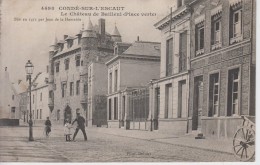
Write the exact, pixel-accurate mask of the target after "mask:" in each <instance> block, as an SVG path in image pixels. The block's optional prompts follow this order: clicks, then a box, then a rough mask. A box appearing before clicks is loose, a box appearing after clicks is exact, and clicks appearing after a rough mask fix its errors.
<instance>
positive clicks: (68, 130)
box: [64, 119, 72, 141]
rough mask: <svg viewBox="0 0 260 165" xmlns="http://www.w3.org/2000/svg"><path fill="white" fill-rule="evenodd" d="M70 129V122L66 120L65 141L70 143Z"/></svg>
mask: <svg viewBox="0 0 260 165" xmlns="http://www.w3.org/2000/svg"><path fill="white" fill-rule="evenodd" d="M71 128H72V125H71V122H70V121H69V119H66V120H65V125H64V135H65V137H66V141H71V139H70V135H71V134H72V133H71Z"/></svg>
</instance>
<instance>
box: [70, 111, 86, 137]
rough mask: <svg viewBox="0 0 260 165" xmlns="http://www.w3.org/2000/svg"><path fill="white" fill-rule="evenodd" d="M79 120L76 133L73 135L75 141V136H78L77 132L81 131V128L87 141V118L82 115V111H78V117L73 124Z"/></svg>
mask: <svg viewBox="0 0 260 165" xmlns="http://www.w3.org/2000/svg"><path fill="white" fill-rule="evenodd" d="M76 121H77V124H78V125H77V128H76V130H75V133H74V135H73V139H72V140H73V141H74V140H75V137H76V136H77V133H78V131H79V129H80V130H81V131H82V133H83V135H84V139H85V141H87V135H86V131H85V119H84V118H83V117H82V116H80V113H79V112H77V117H76V119H75V120H74V121H73V122H72V125H73V124H74V123H75V122H76Z"/></svg>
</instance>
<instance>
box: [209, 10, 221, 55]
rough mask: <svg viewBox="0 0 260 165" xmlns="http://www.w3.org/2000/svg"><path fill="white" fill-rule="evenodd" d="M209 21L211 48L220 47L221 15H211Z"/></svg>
mask: <svg viewBox="0 0 260 165" xmlns="http://www.w3.org/2000/svg"><path fill="white" fill-rule="evenodd" d="M211 22H212V23H211V26H212V28H211V45H212V46H211V49H212V50H216V49H218V48H220V47H221V15H220V14H216V15H213V16H212V17H211Z"/></svg>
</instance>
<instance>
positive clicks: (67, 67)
mask: <svg viewBox="0 0 260 165" xmlns="http://www.w3.org/2000/svg"><path fill="white" fill-rule="evenodd" d="M64 63H65V70H68V69H69V64H70V60H69V59H66V60H65V61H64Z"/></svg>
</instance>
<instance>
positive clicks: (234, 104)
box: [227, 68, 239, 116]
mask: <svg viewBox="0 0 260 165" xmlns="http://www.w3.org/2000/svg"><path fill="white" fill-rule="evenodd" d="M238 99H239V68H236V69H232V70H230V71H229V72H228V107H227V116H232V115H234V114H239V100H238Z"/></svg>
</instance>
